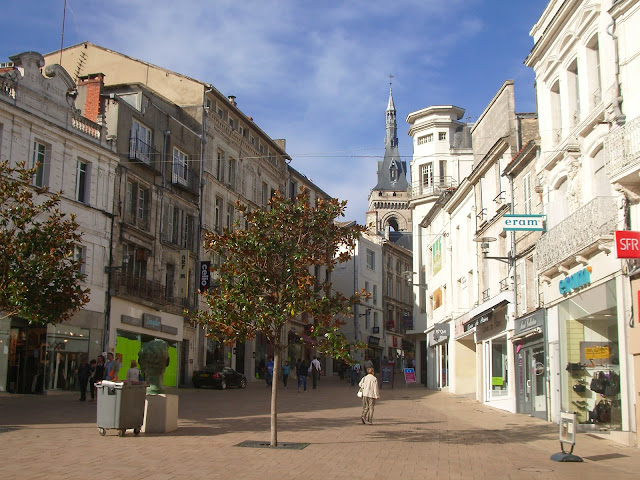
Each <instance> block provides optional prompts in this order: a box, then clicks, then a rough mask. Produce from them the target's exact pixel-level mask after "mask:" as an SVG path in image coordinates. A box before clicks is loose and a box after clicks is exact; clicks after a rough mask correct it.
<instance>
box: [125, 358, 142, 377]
mask: <svg viewBox="0 0 640 480" xmlns="http://www.w3.org/2000/svg"><path fill="white" fill-rule="evenodd" d="M127 380H129V381H132V382H139V381H140V370H139V369H138V364H137V363H136V361H135V360H131V366H130V367H129V370H127Z"/></svg>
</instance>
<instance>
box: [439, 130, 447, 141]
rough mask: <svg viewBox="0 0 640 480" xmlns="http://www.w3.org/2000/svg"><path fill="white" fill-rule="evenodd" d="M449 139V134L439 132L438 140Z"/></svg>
mask: <svg viewBox="0 0 640 480" xmlns="http://www.w3.org/2000/svg"><path fill="white" fill-rule="evenodd" d="M446 139H447V132H438V140H440V141H443V140H446Z"/></svg>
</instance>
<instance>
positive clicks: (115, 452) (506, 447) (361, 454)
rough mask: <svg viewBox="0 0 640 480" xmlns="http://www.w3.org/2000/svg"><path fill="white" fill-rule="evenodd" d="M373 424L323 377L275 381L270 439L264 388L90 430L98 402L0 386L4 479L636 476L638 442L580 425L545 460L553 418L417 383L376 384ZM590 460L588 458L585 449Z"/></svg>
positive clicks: (199, 399) (187, 395)
mask: <svg viewBox="0 0 640 480" xmlns="http://www.w3.org/2000/svg"><path fill="white" fill-rule="evenodd" d="M381 394H382V398H381V400H380V401H379V402H378V404H377V405H376V409H375V416H374V425H363V424H362V423H361V422H360V408H361V407H360V403H359V402H360V399H358V398H357V397H356V389H355V388H352V387H350V386H349V385H348V384H347V383H345V382H341V381H339V380H337V379H335V378H323V379H322V381H321V382H320V384H319V386H318V389H317V390H312V389H310V390H309V391H307V392H306V393H302V394H299V393H298V392H297V390H296V389H295V388H289V389H286V390H285V389H282V388H281V389H280V390H279V401H278V411H279V413H278V426H279V429H278V441H279V442H285V443H292V442H300V443H308V444H309V446H307V447H306V448H304V449H302V450H291V449H268V448H241V447H237V446H235V445H237V444H239V443H241V442H244V441H247V440H252V441H260V442H268V441H269V438H270V433H269V426H270V419H269V411H270V406H269V398H270V389H268V388H266V387H265V386H264V384H263V383H252V384H250V385H249V386H248V387H247V388H246V389H244V390H236V389H228V390H226V391H218V390H210V389H201V390H194V389H181V390H179V395H180V414H179V417H180V418H179V422H178V425H179V428H178V430H177V431H175V432H171V433H168V434H144V433H141V434H140V435H139V436H138V437H136V436H134V435H133V432H132V431H130V430H129V431H127V434H126V436H125V437H118V436H117V433H116V431H115V430H109V431H108V432H107V435H106V436H104V437H102V436H100V435H99V434H98V430H97V428H96V424H95V421H96V405H95V403H91V402H79V401H78V395H77V394H75V393H53V394H49V395H43V396H34V395H9V394H0V445H2V447H1V449H2V459H1V460H0V478H2V479H3V480H4V479H20V480H22V479H25V480H26V479H56V478H65V479H75V478H78V479H80V478H82V479H88V478H91V479H92V480H93V479H96V480H98V479H120V478H123V479H136V480H141V479H153V480H164V479H179V478H194V479H199V478H208V479H234V480H235V479H238V480H241V479H259V480H271V479H274V480H276V479H277V480H283V479H307V478H310V479H313V480H329V479H331V480H333V479H336V480H338V479H345V480H347V479H348V480H353V479H361V478H362V479H373V480H375V479H380V480H383V479H384V480H386V479H405V480H412V479H432V478H433V479H435V478H438V479H452V480H454V479H464V480H469V479H524V480H534V479H535V480H542V479H544V480H547V479H549V480H572V479H580V480H590V479H598V480H603V479H604V480H626V479H638V478H640V473H639V472H640V450H638V449H637V448H634V447H625V446H622V445H619V444H616V443H614V442H612V441H610V440H608V439H599V438H594V437H592V436H589V435H586V434H579V435H578V437H577V445H576V449H575V452H574V453H575V454H577V455H579V456H581V457H583V458H585V461H584V463H558V462H554V461H552V460H550V458H549V457H550V456H551V454H553V453H555V452H558V451H559V450H560V445H559V443H558V440H557V438H558V426H557V425H555V424H550V423H547V422H545V421H542V420H539V419H536V418H532V417H528V416H524V415H514V414H510V413H507V412H503V411H500V410H495V409H492V408H488V407H485V406H483V405H481V404H478V403H477V402H475V401H474V400H471V399H468V398H466V397H461V396H456V395H451V394H448V393H443V392H433V391H429V390H426V389H425V388H423V387H421V386H412V388H407V387H399V388H396V389H393V390H391V389H383V390H382V391H381ZM587 457H588V458H587Z"/></svg>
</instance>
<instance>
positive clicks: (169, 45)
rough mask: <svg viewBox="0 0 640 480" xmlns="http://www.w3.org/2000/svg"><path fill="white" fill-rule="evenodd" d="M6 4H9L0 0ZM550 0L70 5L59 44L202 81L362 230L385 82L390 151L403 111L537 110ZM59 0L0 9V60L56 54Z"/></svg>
mask: <svg viewBox="0 0 640 480" xmlns="http://www.w3.org/2000/svg"><path fill="white" fill-rule="evenodd" d="M3 3H5V2H3ZM546 4H547V1H546V0H528V1H514V0H447V1H443V0H395V1H393V2H391V1H388V0H380V1H379V0H352V1H348V0H344V1H337V0H336V1H329V0H327V1H318V0H316V1H307V0H277V1H275V0H274V1H268V0H244V1H242V2H239V1H237V0H210V1H202V0H181V1H180V2H176V1H174V0H67V9H66V22H65V32H64V46H69V45H74V44H76V43H80V42H82V41H85V40H88V41H90V42H93V43H96V44H98V45H101V46H104V47H107V48H110V49H113V50H116V51H119V52H122V53H124V54H127V55H130V56H133V57H136V58H140V59H143V60H146V61H148V62H151V63H154V64H156V65H159V66H162V67H165V68H169V69H171V70H175V71H177V72H180V73H183V74H185V75H188V76H191V77H194V78H197V79H199V80H202V81H205V82H209V83H212V84H213V85H215V87H216V88H217V89H218V90H220V91H221V92H222V93H223V94H225V95H235V96H236V97H237V102H238V107H239V108H240V109H241V110H242V111H243V112H244V113H245V114H246V115H249V116H252V117H253V118H254V120H255V121H256V122H257V124H258V125H260V127H261V128H262V129H263V130H264V131H265V132H266V133H267V134H269V135H270V136H271V137H272V138H285V139H286V140H287V151H288V152H289V154H290V155H291V156H292V157H293V163H292V165H293V166H294V167H295V168H296V169H297V170H299V171H300V172H302V173H304V174H305V175H307V177H309V178H310V179H312V180H313V181H314V182H315V183H316V184H317V185H318V186H319V187H321V188H322V189H324V190H325V191H326V192H327V193H329V194H330V195H332V196H335V197H337V198H340V199H343V200H348V206H347V218H349V219H355V220H358V221H359V222H360V223H364V216H365V212H366V210H367V197H368V195H369V191H370V190H371V188H373V187H374V186H375V184H376V168H377V161H378V160H379V159H380V158H381V156H382V155H383V154H384V135H385V109H386V106H387V100H388V94H389V93H388V92H389V74H393V76H394V78H393V96H394V100H395V105H396V109H397V111H398V115H397V118H398V138H399V145H400V153H401V155H402V156H404V157H405V159H406V160H407V162H410V159H411V154H412V148H411V142H410V140H411V139H410V137H408V136H407V131H408V125H407V124H406V122H405V118H406V117H407V114H409V113H410V112H412V111H416V110H419V109H421V108H425V107H428V106H429V105H436V104H454V105H457V106H459V107H462V108H465V109H466V114H465V117H469V119H470V120H471V121H473V120H475V119H476V118H477V117H478V116H479V115H480V114H481V113H482V111H483V110H484V108H485V106H486V105H487V103H488V102H489V101H490V100H491V98H492V97H493V95H494V94H495V93H496V92H497V90H498V88H500V86H501V85H502V83H503V82H504V81H505V80H507V79H513V80H514V81H515V91H516V110H517V111H519V112H533V111H535V97H534V90H533V82H534V77H533V72H532V71H531V70H530V69H528V68H527V67H525V66H524V65H523V61H524V59H525V57H526V56H527V54H528V53H529V51H530V50H531V47H532V46H533V40H532V39H531V37H529V31H530V29H531V27H532V26H533V25H534V23H535V22H536V21H537V19H538V18H539V16H540V14H541V13H542V11H543V10H544V8H545V6H546ZM63 6H64V0H22V1H9V2H6V4H5V5H3V7H2V16H1V18H0V31H2V37H3V40H2V42H0V62H4V61H8V57H9V56H10V55H13V54H16V53H20V52H24V51H28V50H33V51H37V52H40V53H49V52H53V51H56V50H58V49H59V48H60V41H61V30H62V13H63Z"/></svg>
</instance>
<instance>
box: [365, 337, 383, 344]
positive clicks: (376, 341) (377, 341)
mask: <svg viewBox="0 0 640 480" xmlns="http://www.w3.org/2000/svg"><path fill="white" fill-rule="evenodd" d="M367 343H368V344H369V345H375V346H378V345H380V339H379V338H378V337H372V336H369V341H368V342H367Z"/></svg>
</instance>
